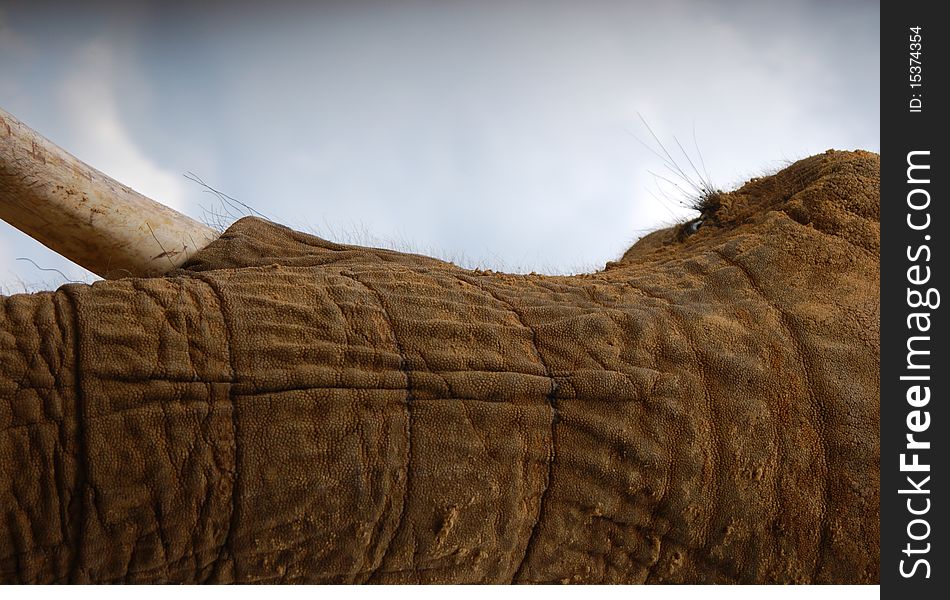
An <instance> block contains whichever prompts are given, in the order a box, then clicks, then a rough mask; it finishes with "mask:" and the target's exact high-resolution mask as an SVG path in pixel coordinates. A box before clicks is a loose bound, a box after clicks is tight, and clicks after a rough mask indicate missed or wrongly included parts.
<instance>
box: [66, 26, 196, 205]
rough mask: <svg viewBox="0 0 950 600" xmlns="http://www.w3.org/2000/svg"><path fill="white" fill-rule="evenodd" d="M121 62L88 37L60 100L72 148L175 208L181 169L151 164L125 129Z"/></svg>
mask: <svg viewBox="0 0 950 600" xmlns="http://www.w3.org/2000/svg"><path fill="white" fill-rule="evenodd" d="M120 67H121V65H120V64H119V60H118V57H117V53H116V49H115V48H114V47H112V46H110V45H108V44H107V43H105V42H104V41H102V40H94V41H91V42H88V43H86V44H85V45H83V46H82V47H80V49H79V50H78V52H77V55H76V57H75V63H74V66H73V68H72V69H71V70H70V71H69V74H68V75H67V77H66V79H65V81H64V82H63V84H62V86H61V90H60V91H61V96H60V100H61V102H62V103H63V105H64V108H65V112H66V114H67V115H68V116H69V119H70V121H71V123H72V126H73V127H74V128H75V131H76V134H77V144H76V145H75V146H73V147H71V148H70V151H71V152H72V153H73V154H76V155H77V156H79V157H80V158H81V159H82V160H84V161H85V162H87V163H89V164H90V165H92V166H93V167H95V168H97V169H99V170H100V171H102V172H104V173H106V174H108V175H109V176H110V177H112V178H114V179H116V180H118V181H121V182H122V183H124V184H126V185H128V186H130V187H132V188H133V189H135V190H137V191H139V192H141V193H142V194H145V195H146V196H148V197H150V198H152V199H154V200H157V201H159V202H161V203H163V204H165V205H167V206H170V207H172V208H174V209H176V210H182V205H183V204H184V197H185V190H184V184H183V181H182V177H181V176H180V175H179V174H176V173H173V172H171V171H168V170H165V169H162V168H161V167H160V166H158V165H157V164H155V162H154V161H152V160H151V159H150V158H149V157H148V156H146V155H145V153H144V152H143V151H142V150H141V148H140V147H139V146H138V145H137V144H136V142H135V140H133V139H132V136H131V135H130V134H129V132H128V130H127V129H126V127H125V126H124V125H123V123H122V119H121V116H120V114H119V110H118V98H119V94H121V85H120V82H121V78H120V76H119V69H120Z"/></svg>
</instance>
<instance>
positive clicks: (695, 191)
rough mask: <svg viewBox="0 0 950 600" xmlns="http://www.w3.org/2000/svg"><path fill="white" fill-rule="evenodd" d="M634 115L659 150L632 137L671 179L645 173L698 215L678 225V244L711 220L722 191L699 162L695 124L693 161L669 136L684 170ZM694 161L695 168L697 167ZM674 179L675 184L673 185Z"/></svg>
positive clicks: (675, 140)
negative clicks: (669, 187) (668, 187)
mask: <svg viewBox="0 0 950 600" xmlns="http://www.w3.org/2000/svg"><path fill="white" fill-rule="evenodd" d="M637 116H638V117H639V118H640V121H641V122H642V123H643V126H644V127H645V128H646V130H647V131H648V132H649V133H650V136H651V137H652V138H653V141H654V142H655V143H656V145H657V146H658V147H659V150H657V148H654V147H653V146H651V145H650V144H648V143H646V142H644V141H643V140H641V139H640V138H639V137H637V136H636V135H634V138H636V140H637V141H638V142H640V143H641V144H642V145H643V146H644V147H645V148H646V149H647V150H649V151H650V152H651V153H653V154H654V155H655V156H656V157H657V158H659V159H660V160H661V161H663V166H664V167H666V168H667V169H668V170H669V171H670V174H671V177H672V179H671V178H670V177H665V176H663V175H660V174H658V173H655V172H653V171H648V172H649V173H650V174H651V175H653V177H654V178H656V179H659V180H661V181H665V182H666V183H668V184H670V185H672V186H673V187H674V188H675V189H676V190H678V191H679V192H680V193H681V194H683V196H684V199H681V200H678V202H679V204H681V205H682V206H685V207H686V208H689V209H691V210H695V211H696V212H698V213H699V216H698V217H696V218H694V219H691V220H689V221H686V222H684V223H680V224H679V228H678V229H677V233H676V238H677V240H678V241H682V240H684V239H686V238H687V237H689V236H690V235H692V234H693V233H695V232H696V231H697V230H698V229H699V228H700V227H701V226H702V225H703V224H704V223H705V222H707V221H709V220H713V221H714V219H715V214H716V211H717V210H719V208H720V206H722V196H723V194H724V192H723V191H722V190H721V189H719V188H718V187H716V186H715V185H714V184H713V182H712V177H711V176H710V175H709V171H708V170H707V169H706V161H705V160H704V159H703V153H702V151H701V150H700V149H699V144H698V143H697V141H696V127H695V125H694V126H693V147H694V148H695V150H696V157H697V158H696V160H693V158H692V157H690V155H689V153H688V152H687V151H686V149H685V148H684V147H683V145H682V144H681V143H680V141H679V139H677V138H676V136H673V142H674V143H675V144H676V147H677V148H678V149H679V151H680V153H681V154H682V155H683V158H685V159H686V162H687V163H688V164H689V169H686V168H684V167H683V166H681V165H680V163H679V162H677V159H676V158H674V156H673V154H672V153H671V152H670V151H669V150H668V149H667V148H666V145H665V144H663V142H662V141H660V138H659V136H658V135H657V134H656V133H655V132H654V131H653V128H652V127H650V124H649V123H648V122H647V120H646V119H645V118H644V117H643V115H642V114H640V113H639V112H637ZM697 162H698V163H699V166H697V164H696V163H697ZM700 169H701V170H700ZM677 180H678V181H679V183H677Z"/></svg>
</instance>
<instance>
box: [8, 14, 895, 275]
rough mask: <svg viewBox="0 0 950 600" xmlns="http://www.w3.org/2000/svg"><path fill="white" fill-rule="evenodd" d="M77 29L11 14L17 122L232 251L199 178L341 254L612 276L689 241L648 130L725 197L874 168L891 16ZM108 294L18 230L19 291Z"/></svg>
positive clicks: (137, 19) (284, 18) (84, 19)
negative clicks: (660, 239)
mask: <svg viewBox="0 0 950 600" xmlns="http://www.w3.org/2000/svg"><path fill="white" fill-rule="evenodd" d="M77 4H79V3H75V2H70V3H67V2H58V3H57V2H53V3H44V2H41V1H39V0H33V1H29V2H25V1H21V2H15V1H7V0H0V106H2V107H3V108H4V109H5V110H7V111H8V112H10V113H12V114H13V115H15V116H16V117H17V118H18V119H20V120H21V121H23V122H24V123H26V124H28V125H29V126H30V127H32V128H33V129H35V130H36V131H38V132H39V133H41V134H42V135H44V136H45V137H47V138H48V139H50V140H52V141H53V142H54V143H56V144H58V145H59V146H61V147H63V148H64V149H66V150H67V151H69V152H70V153H72V154H74V155H75V156H77V157H79V158H80V159H82V160H83V161H85V162H87V163H89V164H90V165H92V166H94V167H96V168H97V169H99V170H101V171H103V172H105V173H107V174H108V175H110V176H112V177H113V178H115V179H117V180H119V181H121V182H123V183H125V184H127V185H129V186H131V187H133V188H135V189H136V190H138V191H140V192H142V193H144V194H145V195H147V196H149V197H151V198H153V199H155V200H158V201H160V202H163V203H165V204H167V205H169V206H171V207H173V208H175V209H177V210H179V211H181V212H184V213H185V214H188V215H190V216H192V217H194V218H197V219H199V220H203V221H206V222H212V223H214V224H216V225H222V226H226V225H227V224H228V223H229V222H231V221H233V220H234V218H236V217H238V216H241V215H240V214H239V211H236V210H231V211H230V212H231V213H232V215H231V216H229V215H228V214H226V211H225V209H226V207H225V206H224V205H223V203H222V202H221V201H220V200H219V199H218V198H216V197H215V196H214V195H212V194H209V193H208V192H207V190H206V189H205V188H203V187H202V186H201V185H199V184H197V183H195V182H193V181H191V180H190V179H189V178H188V177H186V175H187V174H189V173H193V174H194V175H196V176H198V177H199V178H200V179H201V180H202V181H204V182H205V183H207V184H208V185H210V186H212V187H214V188H215V189H218V190H220V191H222V192H225V193H227V194H228V195H229V196H232V197H234V198H236V199H238V200H240V201H241V202H243V203H245V204H247V205H248V206H250V207H253V209H254V210H255V211H257V212H258V213H260V214H263V215H265V216H266V217H267V218H270V219H271V220H273V221H277V222H280V223H283V224H285V225H288V226H290V227H293V228H295V229H299V230H302V231H308V232H311V233H315V234H316V235H320V236H321V237H325V238H328V239H332V240H335V241H342V242H351V243H360V244H364V245H374V246H385V247H395V248H397V249H400V250H406V251H416V252H422V253H426V254H430V255H434V256H437V257H440V258H444V259H448V260H453V261H455V262H457V263H459V264H461V265H462V266H466V267H476V266H477V267H481V268H491V269H495V270H503V271H510V272H530V271H537V272H544V273H574V272H583V271H593V270H598V269H600V268H603V266H604V263H605V262H607V261H609V260H613V259H616V258H617V257H618V256H619V255H621V254H622V253H623V251H624V250H626V249H627V248H628V247H629V246H630V245H631V244H632V243H633V242H634V241H635V240H636V239H638V238H639V237H641V236H642V235H644V234H645V233H648V232H649V231H651V230H654V229H656V228H659V227H662V226H666V225H669V224H670V223H672V222H675V221H676V220H678V219H686V218H690V217H691V216H694V213H691V212H690V211H689V210H687V209H686V208H684V207H683V206H681V204H682V203H683V202H684V196H683V194H682V193H681V192H679V191H678V190H677V189H675V188H673V187H671V186H670V184H669V183H666V182H664V181H663V180H662V179H659V178H658V177H657V175H659V176H660V177H663V178H668V179H674V180H675V177H674V176H672V174H671V173H670V172H669V171H667V170H666V168H665V167H664V165H663V162H662V161H661V160H660V159H659V158H658V157H657V156H656V155H655V154H654V153H653V152H654V151H655V150H657V149H658V148H657V145H656V142H655V140H653V139H652V137H651V135H650V133H649V131H648V130H647V128H646V127H645V125H644V123H643V121H642V120H641V118H640V115H642V117H643V118H644V119H645V120H646V122H647V123H648V124H649V126H650V128H652V129H653V130H654V131H655V132H656V135H657V136H658V137H659V139H660V140H661V141H662V142H663V143H664V144H666V145H667V147H668V148H670V149H671V150H673V149H675V147H676V143H675V140H679V141H680V142H681V144H682V146H683V147H684V149H685V150H687V151H688V152H689V154H690V157H691V159H692V160H694V161H695V160H696V159H697V158H699V157H700V156H701V160H702V163H704V164H705V169H704V170H705V171H706V172H708V173H709V176H710V178H711V179H712V183H713V184H714V185H716V186H717V187H719V188H723V189H732V188H734V187H736V186H737V185H740V184H741V183H743V182H744V181H745V180H747V179H748V178H750V177H754V176H758V175H761V174H762V173H763V172H768V171H774V170H777V169H778V168H781V166H783V165H784V164H787V163H788V161H794V160H796V159H799V158H803V157H805V156H810V155H812V154H815V153H819V152H823V151H824V150H826V149H829V148H836V149H855V148H863V149H866V150H872V151H875V152H878V151H879V149H880V142H879V137H880V127H879V115H880V102H879V91H880V76H879V49H880V44H879V27H880V18H879V4H878V3H877V2H873V1H838V2H821V1H804V0H801V1H794V0H783V1H780V2H772V1H763V0H748V1H739V0H729V1H727V0H722V1H718V2H715V1H692V0H668V1H666V2H662V3H661V2H636V1H625V2H620V1H607V0H587V1H584V2H581V1H573V2H564V1H558V0H548V1H540V0H538V1H528V0H521V1H519V0H508V1H497V0H480V1H478V2H475V1H468V2H458V1H446V0H443V1H437V0H405V1H399V0H393V1H382V0H379V1H371V0H350V1H340V2H306V3H305V2H290V1H284V2H280V1H275V2H268V3H253V4H252V3H246V4H244V5H242V4H240V3H235V2H213V1H212V2H204V3H201V5H200V6H196V5H197V4H198V3H182V4H180V5H176V4H174V3H172V2H168V1H165V2H136V1H128V2H121V3H118V2H111V3H110V2H98V3H97V2H84V3H81V4H82V6H77ZM677 152H678V150H677ZM677 162H679V163H680V164H681V165H683V166H684V168H688V160H684V159H683V158H682V156H681V155H680V156H678V157H677ZM697 164H699V163H698V161H697ZM682 187H688V186H682ZM25 259H28V260H25ZM46 269H55V270H56V271H51V270H46ZM91 279H92V276H91V275H90V274H88V273H87V272H85V271H84V270H83V269H81V268H79V267H78V266H76V265H74V264H72V263H70V262H69V261H67V260H65V259H63V258H61V257H58V256H57V255H55V254H54V253H52V252H50V251H48V250H47V249H45V248H44V247H42V246H40V245H39V244H37V243H36V242H33V241H32V240H30V239H29V238H27V237H26V236H25V235H23V234H21V233H20V232H18V231H16V230H15V229H13V228H11V227H9V226H7V225H6V224H3V223H0V291H3V292H4V293H13V292H22V291H33V290H38V289H54V288H56V287H57V286H59V285H61V284H62V283H65V282H67V281H69V280H85V281H89V280H91Z"/></svg>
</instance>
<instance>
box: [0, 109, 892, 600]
mask: <svg viewBox="0 0 950 600" xmlns="http://www.w3.org/2000/svg"><path fill="white" fill-rule="evenodd" d="M23 127H24V126H22V124H20V123H18V122H16V121H15V120H14V119H12V117H10V116H9V115H6V114H0V214H2V215H3V217H4V218H5V219H8V220H11V221H13V222H14V223H23V222H27V221H30V220H31V219H32V220H33V221H34V222H38V223H40V224H41V225H43V224H47V223H48V224H49V225H48V226H46V225H44V226H43V229H44V231H43V232H42V233H41V234H39V235H38V234H36V233H34V235H36V236H37V237H39V238H40V239H41V240H42V241H44V243H47V244H48V245H50V246H53V247H57V248H60V251H61V252H63V253H64V254H66V255H67V256H69V257H71V258H76V259H77V260H80V261H81V262H82V261H85V264H87V265H91V268H93V270H97V272H100V273H101V274H104V275H107V276H123V275H129V274H131V275H132V276H129V277H125V278H122V279H112V280H107V281H101V282H97V283H94V284H92V285H78V284H72V285H65V286H63V287H61V288H60V289H58V290H57V291H55V292H43V293H37V294H32V295H15V296H9V297H4V298H0V511H2V519H0V580H2V581H7V582H16V581H21V582H67V581H68V582H119V581H122V582H159V581H162V582H164V581H169V582H627V583H634V582H649V583H660V582H688V583H704V582H710V583H712V582H721V583H728V582H737V583H738V582H742V583H752V582H801V583H808V582H812V583H819V582H835V583H868V582H875V581H877V579H878V575H879V567H878V560H879V551H880V549H879V525H878V519H879V452H880V450H879V434H878V431H879V402H878V383H879V376H878V367H879V323H878V320H879V319H878V316H879V301H878V300H879V274H878V264H879V241H880V216H879V213H880V200H879V192H878V180H879V157H878V156H877V155H875V154H871V153H867V152H861V151H857V152H834V151H828V152H826V153H824V154H822V155H818V156H813V157H811V158H806V159H804V160H801V161H798V162H796V163H794V164H792V165H790V166H788V167H787V168H785V169H784V170H782V171H781V172H778V173H776V174H774V175H771V176H768V177H763V178H759V179H753V180H751V181H749V182H748V183H747V184H745V185H744V186H742V187H741V188H739V189H737V190H735V191H732V192H729V193H723V194H721V196H720V197H719V198H718V201H717V202H716V203H712V205H711V206H710V207H709V208H708V209H707V211H706V212H705V214H703V215H702V219H701V226H699V227H697V224H698V223H692V224H689V225H686V226H677V227H672V228H669V229H664V230H661V231H657V232H655V233H653V234H650V235H648V236H646V237H645V238H643V239H642V240H640V241H639V242H638V243H636V244H635V245H634V246H633V247H632V248H630V249H629V250H628V251H627V252H626V253H625V254H624V255H623V257H622V258H621V259H620V260H618V261H616V262H612V263H608V265H607V266H606V268H605V269H604V270H602V271H600V272H596V273H590V274H584V275H577V276H572V277H566V276H538V275H510V274H504V273H494V272H490V271H479V270H475V271H471V270H465V269H461V268H459V267H457V266H455V265H452V264H449V263H446V262H442V261H439V260H435V259H432V258H427V257H423V256H417V255H412V254H404V253H399V252H394V251H389V250H380V249H373V248H362V247H356V246H347V245H340V244H335V243H332V242H329V241H326V240H323V239H320V238H317V237H314V236H311V235H305V234H302V233H298V232H295V231H292V230H290V229H288V228H286V227H282V226H280V225H276V224H273V223H270V222H267V221H264V220H260V219H256V218H245V219H242V220H240V221H238V222H236V223H234V224H233V225H232V226H231V227H230V228H229V229H228V230H227V231H225V232H224V233H223V234H221V235H220V237H217V238H216V239H214V238H215V234H214V233H212V232H210V231H209V230H207V229H206V228H203V227H202V226H200V225H199V224H195V223H194V222H192V221H190V220H188V219H184V220H182V219H179V218H178V216H176V215H172V216H171V217H169V218H166V219H164V220H162V219H158V218H155V217H154V216H153V215H152V214H151V213H148V211H144V209H142V208H137V207H134V208H133V209H132V210H131V211H128V210H127V209H126V208H123V206H126V207H127V206H129V205H128V204H125V203H126V202H127V201H128V200H129V198H130V197H132V196H134V199H135V200H136V201H140V202H141V204H140V205H139V206H146V207H148V208H149V210H154V211H157V212H156V213H155V214H157V215H159V216H163V217H168V216H169V215H170V214H171V213H170V212H166V211H167V209H155V208H154V206H153V205H152V204H151V203H149V202H147V201H145V200H142V199H141V198H140V197H139V196H137V195H135V194H134V193H133V192H131V191H130V190H128V189H127V188H125V187H123V186H121V185H119V184H116V183H114V182H111V180H108V179H107V178H105V176H103V175H101V174H99V173H98V172H94V171H93V170H91V169H89V168H88V167H85V166H84V165H81V164H79V163H77V162H76V161H75V159H72V157H69V156H68V155H66V154H65V153H63V152H62V151H58V152H59V153H53V152H51V151H49V150H48V148H49V147H51V145H48V143H47V142H45V141H43V140H42V138H39V137H38V136H37V135H36V134H33V133H32V132H29V133H24V132H26V131H28V130H25V129H23ZM18 131H19V132H20V133H19V134H18V133H17V132H18ZM18 135H19V137H17V136H18ZM24 140H29V143H27V142H26V141H24ZM37 148H39V150H37ZM44 148H47V149H44ZM44 158H45V165H44V164H43V160H44ZM51 165H53V166H56V167H58V168H56V169H50V166H51ZM24 169H26V172H28V173H29V176H28V177H23V176H22V175H20V174H21V173H23V172H24ZM49 198H53V199H54V200H55V199H56V198H59V199H60V200H62V201H61V202H60V203H59V204H60V205H63V204H69V205H70V206H73V205H81V204H89V203H93V204H94V205H95V206H96V207H98V208H99V209H100V210H102V211H104V212H106V213H110V211H112V212H111V214H115V215H120V214H121V215H126V216H128V214H129V213H130V212H131V213H132V216H135V215H138V221H137V222H133V223H132V226H131V228H128V229H130V230H132V231H137V232H138V233H139V234H141V235H139V237H138V238H132V237H128V236H126V237H121V236H120V237H119V238H113V237H110V236H111V235H113V234H111V233H109V231H111V227H102V228H98V229H97V228H96V227H93V226H94V225H96V224H97V223H98V222H99V216H101V215H98V214H93V213H94V212H95V211H93V212H89V211H87V212H85V213H82V212H77V211H73V212H70V210H72V209H70V210H65V211H62V210H60V209H62V206H59V207H57V205H56V203H55V202H52V203H48V204H44V205H43V206H40V205H39V204H37V203H38V202H40V201H41V200H44V201H45V200H48V199H49ZM76 198H78V199H79V200H76V201H75V202H72V204H70V202H71V201H72V200H73V199H76ZM83 198H85V199H86V202H81V200H82V199H83ZM56 211H59V212H56ZM143 211H144V212H145V213H146V214H143ZM77 214H78V215H79V216H78V217H77V216H76V215H77ZM24 215H26V216H24ZM63 215H67V216H63ZM122 219H125V217H122V218H121V219H120V218H119V217H116V218H115V219H113V220H122ZM130 219H131V218H129V219H127V221H128V220H130ZM90 223H91V224H92V225H90ZM24 228H25V229H27V228H28V227H24ZM90 231H94V235H91V236H88V235H87V234H88V233H89V232H90ZM95 232H98V233H95ZM102 232H105V233H102ZM143 232H148V235H145V233H143ZM121 235H126V234H121ZM564 235H569V232H564ZM90 237H91V238H92V239H93V240H94V241H92V242H90V241H89V239H90ZM74 238H75V239H74ZM212 239H213V240H214V241H211V242H210V244H208V245H207V246H206V247H203V248H201V247H202V246H204V244H205V243H206V242H207V241H208V240H212ZM63 240H66V241H65V242H64V241H63ZM69 240H72V241H69ZM95 240H98V241H95ZM150 240H153V241H158V240H161V241H158V244H157V247H156V246H155V245H149V246H146V245H145V244H146V243H150ZM199 248H200V249H199ZM83 249H85V250H87V251H83ZM143 257H144V259H143ZM169 258H172V259H174V260H173V262H170V261H169V260H167V259H169ZM153 259H154V260H153ZM156 262H159V263H161V264H162V265H167V268H168V269H170V270H168V271H167V272H165V273H160V271H161V270H163V268H164V266H163V267H161V268H154V267H153V265H154V264H155V263H156Z"/></svg>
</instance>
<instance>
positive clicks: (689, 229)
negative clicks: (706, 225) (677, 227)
mask: <svg viewBox="0 0 950 600" xmlns="http://www.w3.org/2000/svg"><path fill="white" fill-rule="evenodd" d="M702 226H703V220H702V219H701V218H700V219H695V220H693V221H690V222H689V223H687V224H686V226H685V229H686V234H687V235H692V234H694V233H696V232H697V231H699V228H700V227H702Z"/></svg>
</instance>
